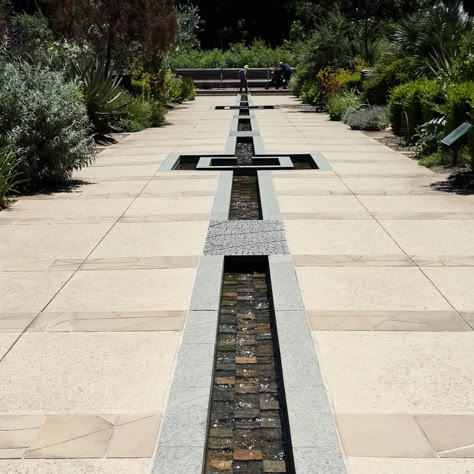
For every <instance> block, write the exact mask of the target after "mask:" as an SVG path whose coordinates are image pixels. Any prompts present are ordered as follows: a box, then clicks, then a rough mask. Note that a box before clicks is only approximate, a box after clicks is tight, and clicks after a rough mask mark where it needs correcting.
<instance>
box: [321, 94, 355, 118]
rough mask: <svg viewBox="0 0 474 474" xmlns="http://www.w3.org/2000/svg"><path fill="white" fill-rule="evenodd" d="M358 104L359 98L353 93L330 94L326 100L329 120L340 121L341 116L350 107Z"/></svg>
mask: <svg viewBox="0 0 474 474" xmlns="http://www.w3.org/2000/svg"><path fill="white" fill-rule="evenodd" d="M359 104H360V96H359V95H357V94H354V93H353V92H342V93H340V94H332V95H330V96H329V97H328V98H327V102H326V105H327V108H328V113H329V118H330V119H331V120H341V119H342V116H343V115H344V113H345V112H346V110H347V109H349V108H350V107H357V106H358V105H359Z"/></svg>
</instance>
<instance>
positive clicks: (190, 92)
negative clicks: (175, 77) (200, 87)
mask: <svg viewBox="0 0 474 474" xmlns="http://www.w3.org/2000/svg"><path fill="white" fill-rule="evenodd" d="M181 97H182V98H183V100H194V98H195V97H196V89H195V88H194V84H193V80H192V79H191V78H190V77H183V80H182V82H181Z"/></svg>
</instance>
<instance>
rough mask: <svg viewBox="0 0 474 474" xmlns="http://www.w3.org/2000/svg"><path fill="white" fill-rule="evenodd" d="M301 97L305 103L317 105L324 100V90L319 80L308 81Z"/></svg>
mask: <svg viewBox="0 0 474 474" xmlns="http://www.w3.org/2000/svg"><path fill="white" fill-rule="evenodd" d="M290 87H291V83H290ZM300 98H301V100H302V101H303V103H304V104H310V105H315V104H318V103H320V102H321V101H322V99H323V91H322V90H321V88H320V87H319V84H318V83H317V82H315V81H306V82H305V83H304V85H303V87H302V89H301V92H300Z"/></svg>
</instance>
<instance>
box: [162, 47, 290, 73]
mask: <svg viewBox="0 0 474 474" xmlns="http://www.w3.org/2000/svg"><path fill="white" fill-rule="evenodd" d="M280 61H282V62H286V63H289V64H294V63H295V53H294V51H293V49H292V47H291V45H286V46H281V47H278V48H270V47H269V46H267V45H266V44H265V43H264V42H263V41H259V40H256V41H254V42H253V43H252V44H251V45H249V46H247V45H245V44H244V43H237V44H234V45H232V46H231V47H230V49H227V50H222V49H210V50H206V51H203V50H199V49H191V48H179V49H177V50H175V51H174V52H173V53H171V54H170V57H169V64H170V66H171V68H172V69H173V70H174V69H187V68H190V69H193V68H223V67H228V68H232V67H242V66H243V65H244V64H248V65H250V67H270V66H274V65H276V64H278V63H279V62H280Z"/></svg>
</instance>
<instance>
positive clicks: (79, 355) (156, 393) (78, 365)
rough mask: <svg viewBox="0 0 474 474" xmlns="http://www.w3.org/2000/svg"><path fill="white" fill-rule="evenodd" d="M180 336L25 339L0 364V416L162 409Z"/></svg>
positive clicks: (41, 336) (34, 336) (46, 336)
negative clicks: (0, 382)
mask: <svg viewBox="0 0 474 474" xmlns="http://www.w3.org/2000/svg"><path fill="white" fill-rule="evenodd" d="M178 337H179V336H178V333H176V332H155V333H134V334H118V333H114V334H106V333H102V334H97V333H96V334H75V333H73V334H65V335H62V334H26V335H23V336H22V337H21V338H20V340H19V341H18V342H17V343H16V344H15V346H14V348H13V349H12V350H10V352H9V354H8V355H7V357H6V358H5V359H4V360H3V361H2V363H1V364H0V378H1V380H2V381H3V382H2V384H1V385H0V414H2V415H19V414H22V415H39V414H130V413H149V412H151V413H153V412H159V411H161V410H162V408H163V403H164V400H165V396H166V391H167V387H168V383H169V380H170V376H171V370H172V367H173V359H174V354H175V351H176V349H177V344H178Z"/></svg>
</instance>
